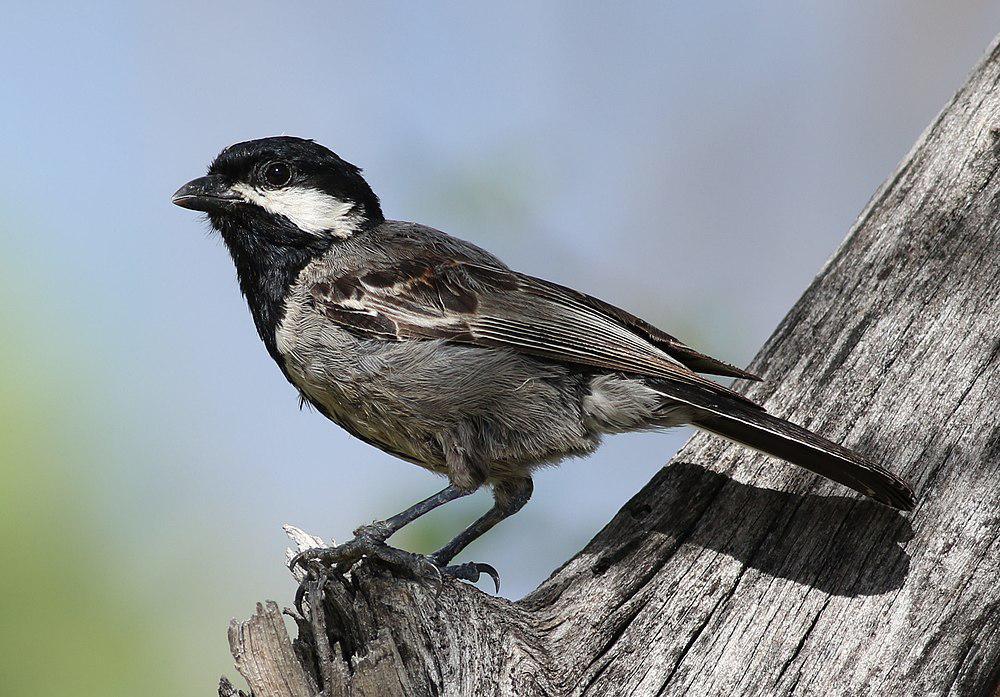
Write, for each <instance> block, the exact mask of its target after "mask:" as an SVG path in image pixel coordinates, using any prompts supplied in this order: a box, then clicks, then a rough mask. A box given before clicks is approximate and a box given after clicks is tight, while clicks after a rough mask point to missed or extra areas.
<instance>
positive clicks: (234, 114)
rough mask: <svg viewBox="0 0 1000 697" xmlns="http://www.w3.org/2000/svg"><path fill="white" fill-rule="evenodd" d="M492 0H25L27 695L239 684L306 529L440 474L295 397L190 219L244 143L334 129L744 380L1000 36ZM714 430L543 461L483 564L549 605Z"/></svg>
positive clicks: (340, 140)
mask: <svg viewBox="0 0 1000 697" xmlns="http://www.w3.org/2000/svg"><path fill="white" fill-rule="evenodd" d="M495 5H496V4H495V3H492V4H486V3H475V4H470V3H454V4H435V5H433V6H432V5H428V4H424V3H420V4H416V3H363V4H362V3H358V4H344V3H305V2H304V3H295V4H288V3H273V4H271V3H245V2H240V3H237V2H217V3H204V2H198V3H195V2H183V1H181V2H173V3H163V4H160V5H152V4H143V3H97V4H96V6H93V7H83V6H81V4H80V3H20V4H15V5H11V6H10V7H7V8H5V9H4V20H3V27H2V28H0V39H2V41H0V63H2V65H3V66H4V69H3V78H2V80H0V145H2V152H3V156H2V160H0V161H2V163H3V165H4V166H3V167H0V226H2V234H0V253H2V259H3V274H2V275H0V292H2V294H3V296H2V298H0V299H2V302H0V313H2V317H3V321H4V327H5V329H4V331H3V336H4V337H5V341H3V342H2V346H0V351H2V355H3V356H4V358H5V361H6V370H5V371H4V374H3V377H2V378H0V390H2V391H0V410H2V411H0V414H2V415H3V416H4V423H5V424H6V425H7V428H6V429H4V431H5V432H3V435H2V436H0V446H3V447H2V448H0V450H2V455H0V473H2V475H3V481H4V482H6V484H5V486H4V489H3V492H2V493H0V506H2V507H0V553H3V554H4V558H5V559H7V560H8V564H7V565H5V570H4V571H3V572H0V612H3V613H4V614H5V616H7V617H8V620H9V621H7V622H5V623H3V626H2V627H0V656H2V658H0V680H2V681H3V682H4V684H5V685H7V689H10V690H12V691H11V692H10V693H9V694H14V695H21V694H24V695H29V694H30V695H39V694H67V693H68V692H70V691H73V692H74V693H76V694H83V695H86V694H95V695H97V694H101V695H104V694H132V693H134V691H137V690H138V689H140V688H141V689H143V690H144V691H145V692H146V693H147V694H177V693H178V692H180V693H182V694H193V693H194V692H193V690H198V691H207V693H210V692H211V690H212V686H213V684H214V681H215V680H216V679H217V677H218V675H219V674H220V673H222V672H227V673H229V674H230V675H232V673H233V671H232V670H231V660H230V659H229V656H228V647H227V645H226V640H225V627H226V623H227V622H228V620H229V618H230V617H233V616H237V617H243V616H245V615H247V614H248V613H249V612H250V611H251V610H252V607H253V602H254V601H256V600H259V599H263V598H276V599H278V600H279V601H282V602H285V603H287V602H288V601H289V599H290V597H291V593H292V589H293V585H292V581H291V579H290V578H289V577H288V575H287V574H286V573H285V572H284V571H283V570H282V566H281V555H282V550H283V548H284V546H285V542H284V538H283V536H282V534H281V530H280V525H281V523H284V522H293V523H295V524H297V525H299V526H301V527H303V528H305V529H307V530H309V531H311V532H314V533H317V534H322V535H323V536H330V535H333V536H335V537H337V538H338V539H343V538H345V537H347V536H348V535H349V533H350V531H351V530H352V529H353V528H354V527H355V526H356V525H358V524H359V523H362V522H366V521H368V520H371V519H373V518H375V517H381V516H384V515H387V514H391V513H395V512H396V511H397V510H399V509H400V508H402V507H403V506H405V505H408V504H409V503H411V502H413V501H414V500H416V499H417V498H420V497H423V496H425V495H427V494H429V493H430V492H432V491H434V490H436V489H437V488H439V486H440V482H439V481H438V480H437V479H435V478H433V477H432V476H431V475H428V474H426V473H425V472H423V471H422V470H419V469H418V468H415V467H413V466H412V465H409V464H406V463H402V462H399V461H396V460H394V459H393V458H391V457H389V456H387V455H383V454H381V453H379V452H377V451H375V450H373V449H372V448H370V447H369V446H367V445H365V444H363V443H360V442H358V441H355V440H353V439H351V438H350V437H349V436H348V435H347V434H345V433H343V432H342V431H339V430H338V429H337V428H336V427H334V426H333V425H331V424H329V423H327V422H325V421H324V420H323V418H322V417H320V416H318V415H317V414H315V413H310V412H299V411H298V409H297V404H296V394H295V392H294V390H293V389H292V388H291V387H290V386H289V385H288V384H287V383H285V382H284V379H283V378H282V377H281V375H280V373H279V372H278V370H277V369H276V368H275V367H274V365H273V364H272V363H271V360H270V359H269V358H268V357H267V355H266V353H265V351H264V349H263V347H262V346H261V344H260V342H259V341H258V339H257V337H256V335H255V333H254V330H253V327H252V324H251V322H250V319H249V315H248V312H247V310H246V307H245V304H244V302H243V300H242V299H241V298H240V296H239V293H238V290H237V287H236V283H235V278H234V271H233V268H232V264H231V262H230V260H229V258H228V257H227V256H226V253H225V250H224V249H223V248H222V246H221V244H220V242H219V241H218V240H217V239H215V238H214V237H212V236H210V235H208V234H207V227H206V225H205V224H204V223H202V222H200V221H199V220H198V219H197V218H196V217H195V216H192V215H191V214H190V212H188V211H183V210H181V209H178V208H175V207H173V206H171V205H170V203H169V198H170V194H171V193H172V192H173V191H174V190H175V189H176V188H177V187H178V186H179V185H180V184H182V183H184V182H185V181H187V180H189V179H191V178H193V177H195V176H199V175H201V174H202V173H203V172H204V170H205V168H206V166H207V164H208V163H209V161H210V160H211V159H212V157H213V156H214V155H215V154H216V153H217V152H218V151H219V150H220V149H221V148H223V147H224V146H226V145H228V144H229V143H232V142H236V141H239V140H245V139H248V138H254V137H261V136H265V135H273V134H277V133H288V134H294V135H300V136H304V137H311V138H315V139H317V140H319V141H320V142H322V143H324V144H326V145H328V146H330V147H331V148H333V149H334V150H336V151H337V152H338V153H339V154H341V155H342V156H343V157H345V158H346V159H348V160H350V161H352V162H355V163H356V164H358V165H360V166H362V167H364V168H365V171H366V173H367V177H368V179H369V181H370V182H371V184H372V185H373V187H374V188H375V190H376V191H377V192H378V193H379V194H380V195H381V196H382V199H383V203H384V208H385V211H386V213H387V215H389V216H390V217H395V218H401V219H408V220H417V221H420V222H423V223H426V224H430V225H433V226H435V227H439V228H441V229H444V230H447V231H449V232H451V233H453V234H456V235H459V236H461V237H465V238H467V239H470V240H473V241H475V242H477V243H479V244H481V245H483V246H486V247H488V248H489V249H491V250H492V251H494V252H496V253H498V254H499V255H500V256H501V257H502V258H504V259H505V260H506V261H507V262H508V263H510V264H511V265H512V266H515V267H517V268H520V269H522V270H524V271H527V272H530V273H532V274H535V275H539V276H543V277H546V278H549V279H552V280H555V281H559V282H562V283H565V284H569V285H573V286H576V287H579V288H581V289H584V290H587V291H589V292H592V293H594V294H596V295H598V296H600V297H603V298H605V299H607V300H610V301H613V302H616V303H618V304H621V305H623V306H625V307H627V308H629V309H631V310H633V311H635V312H637V313H639V314H641V315H643V316H645V317H647V318H648V319H650V320H651V321H653V322H655V323H657V324H659V325H660V326H663V327H664V328H665V329H667V330H668V331H671V332H672V333H674V334H677V335H679V336H680V337H682V338H684V339H686V340H688V341H689V343H692V344H694V345H696V346H697V347H699V348H702V349H704V350H706V351H708V352H709V353H712V354H714V355H717V356H719V357H720V358H723V359H726V360H729V361H732V362H735V363H737V364H744V363H745V362H747V361H748V360H749V358H750V357H751V356H752V355H753V354H754V352H755V350H756V348H757V347H758V346H759V345H760V344H761V343H762V341H763V340H764V339H765V338H766V337H767V336H768V334H769V333H770V332H771V330H772V328H773V327H774V326H775V325H776V324H777V322H778V321H779V320H780V318H781V317H782V316H783V315H784V313H785V312H786V311H787V310H788V308H789V307H790V306H791V304H792V303H793V302H794V300H795V299H796V298H797V297H798V295H799V294H800V293H801V291H802V290H803V289H804V288H805V286H806V285H807V284H808V283H809V281H810V280H811V279H812V277H813V276H814V275H815V274H816V272H817V271H818V270H819V269H820V267H821V266H822V264H823V262H824V261H825V260H826V259H827V258H828V257H829V255H830V254H831V253H832V252H833V250H834V249H835V248H836V246H837V244H838V243H839V242H840V240H841V239H842V238H843V237H844V235H845V234H846V232H847V230H848V229H849V227H850V225H851V223H852V222H853V220H854V218H855V216H856V215H857V213H858V212H859V211H860V210H861V208H862V207H863V206H864V204H865V202H866V201H867V199H868V197H869V196H871V194H872V193H873V191H874V190H875V188H876V187H877V186H878V184H879V183H880V182H881V181H882V180H883V179H884V178H885V177H886V176H887V175H888V174H889V173H890V172H891V171H892V170H893V168H894V167H895V166H896V164H897V163H898V161H899V160H900V159H901V158H902V157H903V156H904V155H905V153H906V152H907V150H908V149H909V147H910V146H911V145H912V143H913V142H914V140H915V139H916V138H917V136H918V135H919V134H920V132H921V131H922V130H923V128H924V127H925V126H926V125H927V124H928V123H929V122H930V121H931V119H933V117H934V116H935V114H936V113H937V112H938V111H939V109H940V108H941V107H942V106H943V105H944V104H945V102H946V101H947V100H948V99H949V98H950V97H951V95H952V94H953V92H954V91H955V90H956V89H957V88H958V87H959V86H960V85H961V83H962V81H963V79H964V77H965V75H966V74H967V73H968V71H969V70H970V69H971V67H972V66H973V64H974V63H975V62H976V61H977V60H978V58H979V57H980V56H981V55H982V53H983V51H984V50H985V48H986V46H987V45H988V44H989V42H990V41H991V39H992V37H993V35H994V33H995V32H996V31H997V30H998V28H1000V5H997V4H996V3H990V2H951V3H939V2H931V1H926V2H839V3H768V4H766V5H765V6H763V7H760V6H756V7H755V6H752V5H751V4H749V3H712V2H707V3H694V2H688V3H681V2H671V3H667V2H662V3H631V4H628V5H617V4H616V5H615V6H611V4H606V6H605V4H600V5H599V4H597V3H586V4H585V3H541V4H539V3H504V4H503V6H502V7H499V6H495ZM686 435H687V434H686V432H685V431H677V432H673V433H669V434H645V435H637V436H627V437H618V438H614V439H611V440H610V441H609V442H608V444H607V445H606V447H605V448H604V449H603V450H602V451H600V452H599V453H598V454H596V455H595V456H593V457H591V458H590V459H588V460H585V461H571V462H567V463H565V464H564V465H563V466H562V467H561V468H560V469H558V470H546V471H543V472H542V473H540V474H539V476H538V477H537V479H536V487H535V497H534V500H533V501H532V503H531V504H530V505H529V506H528V507H527V508H526V509H525V510H524V511H523V512H522V513H521V514H519V515H518V516H516V517H515V518H514V519H512V520H510V521H508V522H505V523H504V524H503V525H502V526H501V527H500V528H498V529H497V530H496V531H495V532H493V533H491V534H490V535H489V536H488V537H487V538H485V539H483V540H482V541H481V542H480V543H477V544H476V545H474V546H473V547H472V548H471V549H470V550H469V551H468V552H467V553H466V554H465V555H463V557H462V558H464V559H475V560H487V561H490V562H492V563H493V564H495V565H496V566H497V567H498V568H499V569H500V570H501V572H502V573H503V575H504V584H505V587H504V594H505V595H507V596H509V597H514V598H516V597H519V596H521V595H523V594H524V593H526V592H527V591H529V590H531V589H532V588H534V587H535V585H537V584H538V582H540V581H541V580H542V579H544V578H545V577H546V576H547V575H548V573H549V572H550V571H551V570H553V569H554V568H555V567H556V566H558V565H559V563H561V562H562V561H563V560H564V559H566V558H567V557H568V556H569V555H570V554H572V552H574V551H575V550H576V549H578V548H579V547H580V546H582V545H583V544H584V543H585V542H586V541H587V540H588V539H589V538H590V537H591V536H592V535H593V534H594V533H595V532H596V531H597V530H599V529H600V527H601V525H602V524H603V523H604V522H606V521H607V520H609V519H610V517H611V516H612V515H613V514H614V513H615V512H616V511H617V510H618V509H619V508H620V506H621V505H622V504H624V503H625V501H626V500H627V499H628V498H629V497H630V496H631V495H632V494H633V493H635V492H636V491H637V490H638V489H639V488H640V487H641V486H642V485H643V484H644V483H645V482H646V481H647V480H648V479H649V478H650V477H651V476H652V475H653V474H654V472H655V471H656V470H657V469H658V468H659V467H661V466H662V465H663V464H664V463H665V462H666V461H667V459H668V458H669V456H670V455H671V453H672V452H673V451H674V450H676V448H677V447H678V446H679V445H680V443H681V442H682V441H683V440H684V438H685V437H686ZM488 505H489V498H488V496H486V495H482V494H481V495H479V496H477V497H475V498H473V499H472V500H469V501H463V502H460V503H457V504H454V505H452V506H450V507H449V508H448V510H445V511H441V512H440V513H437V514H435V516H434V517H432V519H431V520H430V521H428V523H426V524H424V525H423V526H421V527H419V528H418V529H417V530H416V531H415V532H413V533H411V534H410V535H409V536H403V537H401V538H400V539H399V541H400V542H401V543H402V544H404V545H408V546H410V547H411V548H414V549H422V550H425V551H430V549H432V548H433V546H434V545H435V543H436V542H438V541H441V540H442V539H444V538H445V537H447V536H448V535H449V534H450V533H453V532H455V531H457V530H458V529H459V528H460V527H461V526H462V525H464V524H465V523H467V522H469V521H470V520H472V519H473V518H475V517H476V515H477V514H478V513H479V512H481V511H482V510H483V509H485V507H487V506H488ZM41 676H44V680H43V682H42V683H41V684H40V683H39V682H38V681H39V679H40V677H41Z"/></svg>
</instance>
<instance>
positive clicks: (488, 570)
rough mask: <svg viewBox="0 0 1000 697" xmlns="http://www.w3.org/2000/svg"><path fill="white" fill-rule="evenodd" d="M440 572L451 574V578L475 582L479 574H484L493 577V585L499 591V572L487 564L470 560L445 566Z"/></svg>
mask: <svg viewBox="0 0 1000 697" xmlns="http://www.w3.org/2000/svg"><path fill="white" fill-rule="evenodd" d="M441 573H442V574H446V575H448V576H451V577H452V578H457V579H459V580H462V581H469V582H471V583H476V582H477V581H478V580H479V577H480V575H481V574H486V575H487V576H489V577H490V578H491V579H493V585H494V586H496V592H497V593H499V592H500V572H498V571H497V570H496V569H495V568H493V567H492V566H490V565H489V564H483V563H481V562H473V561H470V562H466V563H464V564H454V565H452V566H446V567H444V568H443V569H441Z"/></svg>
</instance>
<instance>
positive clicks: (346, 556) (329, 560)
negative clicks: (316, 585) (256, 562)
mask: <svg viewBox="0 0 1000 697" xmlns="http://www.w3.org/2000/svg"><path fill="white" fill-rule="evenodd" d="M355 533H356V535H357V536H356V537H355V538H354V539H352V540H348V541H347V542H345V543H343V544H340V545H336V546H333V547H311V548H309V549H305V550H303V551H301V552H299V553H298V554H296V555H295V556H293V557H292V558H291V560H290V561H289V562H288V566H289V568H291V569H295V568H296V567H297V566H299V567H302V568H303V569H304V570H306V571H307V572H308V571H309V570H310V568H311V567H312V566H313V563H314V562H315V563H317V564H319V565H320V566H321V567H323V568H325V569H330V570H333V571H335V572H337V573H341V574H343V573H346V572H348V571H350V570H351V568H352V567H353V566H354V565H355V564H356V563H358V562H359V561H361V559H362V558H364V557H367V558H369V559H375V560H378V561H379V562H381V563H382V564H384V565H386V566H388V567H389V568H391V569H395V570H397V571H402V572H404V573H406V574H407V575H409V576H410V577H412V578H426V577H428V576H432V577H434V578H435V579H436V580H437V582H438V584H439V585H440V583H441V581H442V578H443V577H445V576H447V577H449V578H454V579H458V580H461V581H469V582H471V583H476V582H477V581H478V580H479V579H480V576H481V575H482V574H486V575H488V576H489V577H490V578H491V579H493V585H494V586H495V587H496V590H497V592H500V574H499V573H498V572H497V570H496V569H495V568H493V567H492V566H490V565H489V564H481V563H477V562H466V563H464V564H450V565H449V564H446V563H442V562H440V561H438V560H437V559H436V558H435V557H434V555H424V554H415V553H413V552H407V551H405V550H402V549H397V548H396V547H390V546H389V545H387V544H386V543H385V538H384V537H383V535H382V533H383V531H382V530H381V529H380V528H379V526H378V523H373V524H372V525H364V526H362V527H360V528H358V529H357V530H356V531H355Z"/></svg>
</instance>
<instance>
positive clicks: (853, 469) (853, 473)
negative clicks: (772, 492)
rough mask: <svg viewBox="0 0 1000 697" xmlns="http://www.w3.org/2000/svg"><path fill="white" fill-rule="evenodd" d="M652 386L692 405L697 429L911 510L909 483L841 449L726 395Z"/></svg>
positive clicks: (684, 388) (668, 386) (693, 422)
mask: <svg viewBox="0 0 1000 697" xmlns="http://www.w3.org/2000/svg"><path fill="white" fill-rule="evenodd" d="M656 388H657V390H659V391H661V392H663V393H664V395H665V396H667V397H669V398H670V399H671V400H677V401H681V402H684V403H686V404H689V405H690V406H691V407H694V408H693V409H692V414H691V423H692V424H693V425H695V426H697V427H698V428H701V429H704V430H706V431H710V432H712V433H715V434H717V435H719V436H722V437H723V438H727V439H729V440H732V441H735V442H737V443H741V444H743V445H746V446H749V447H751V448H753V449H755V450H760V451H761V452H764V453H766V454H768V455H773V456H774V457H778V458H781V459H782V460H786V461H787V462H791V463H792V464H795V465H799V466H800V467H805V468H806V469H808V470H811V471H812V472H816V473H817V474H821V475H823V476H824V477H826V478H827V479H832V480H833V481H835V482H839V483H840V484H843V485H844V486H847V487H850V488H851V489H854V490H855V491H857V492H859V493H862V494H865V495H866V496H870V497H871V498H873V499H875V500H876V501H879V502H880V503H884V504H885V505H887V506H892V507H893V508H898V509H901V510H904V511H910V510H913V507H914V505H915V502H914V496H913V489H912V488H910V485H909V484H907V483H906V482H904V481H903V480H902V479H900V478H899V477H897V476H896V475H894V474H893V473H892V472H889V471H888V470H886V469H885V468H883V467H880V466H879V465H876V464H875V463H874V462H872V461H871V460H869V459H867V458H865V457H863V456H862V455H859V454H858V453H856V452H854V451H852V450H849V449H847V448H845V447H843V446H842V445H838V444H836V443H834V442H833V441H830V440H827V439H826V438H823V437H822V436H820V435H817V434H815V433H813V432H812V431H808V430H806V429H804V428H802V427H801V426H796V425H795V424H793V423H791V422H790V421H785V420H784V419H779V418H778V417H776V416H772V415H770V414H768V413H767V412H766V411H764V410H763V409H759V410H758V409H755V408H753V407H748V406H747V405H744V404H743V403H741V402H738V401H736V400H730V399H727V398H726V396H725V395H720V394H711V393H708V392H707V391H703V390H700V389H696V390H692V389H690V388H688V387H687V386H684V385H674V384H672V383H671V384H669V385H664V384H662V383H658V384H657V385H656Z"/></svg>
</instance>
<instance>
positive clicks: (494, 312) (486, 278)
mask: <svg viewBox="0 0 1000 697" xmlns="http://www.w3.org/2000/svg"><path fill="white" fill-rule="evenodd" d="M311 297H312V300H313V304H314V306H315V307H316V308H317V309H319V310H320V311H322V312H323V313H324V314H325V315H326V317H328V318H329V319H330V320H331V321H333V322H336V323H337V324H339V325H341V326H343V327H345V328H346V329H348V330H350V331H352V332H355V333H356V334H358V335H361V336H366V337H370V338H377V339H381V340H387V341H409V340H428V339H444V340H448V341H455V342H461V343H468V344H472V345H481V346H489V347H494V348H508V349H510V350H514V351H519V352H522V353H526V354H529V355H534V356H539V357H543V358H547V359H550V360H554V361H559V362H565V363H572V364H577V365H585V366H589V367H592V368H598V369H606V370H614V371H621V372H624V373H630V374H635V375H640V376H644V377H650V378H658V379H666V380H676V381H680V382H684V383H690V384H697V385H704V386H711V387H712V388H713V389H718V390H720V391H723V392H726V393H728V394H732V395H735V393H732V392H730V391H729V390H727V389H726V388H723V387H721V386H719V385H718V384H717V383H715V382H712V381H710V380H708V379H707V378H704V377H702V376H700V375H698V374H697V373H696V372H695V371H694V370H692V368H691V367H689V366H687V365H685V364H684V361H683V360H681V358H678V357H677V356H675V355H671V351H670V349H671V348H674V349H676V347H677V346H680V347H683V348H684V349H686V350H687V351H688V352H689V353H690V354H692V355H695V356H701V354H698V353H697V352H696V351H694V350H693V349H688V348H687V347H684V345H683V344H681V343H680V342H678V341H676V339H673V337H670V336H669V335H668V334H665V333H663V332H659V330H656V329H655V328H653V327H652V326H651V325H648V324H646V323H644V322H642V320H639V319H638V318H635V317H634V316H632V315H629V314H628V313H626V312H625V311H624V310H619V309H618V308H616V307H614V306H613V305H609V304H607V303H604V302H603V301H600V300H597V299H596V298H591V297H590V296H587V295H584V294H582V293H579V292H577V291H574V290H572V289H569V288H565V287H563V286H559V285H557V284H554V283H549V282H547V281H543V280H541V279H537V278H533V277H531V276H526V275H524V274H519V273H517V272H514V271H510V270H509V269H506V268H495V267H490V266H484V265H481V264H476V263H471V262H467V261H463V260H456V259H453V258H445V257H442V256H436V255H434V254H433V253H432V252H429V251H425V252H423V253H422V254H420V255H418V256H415V257H413V258H409V259H406V260H403V261H398V262H395V263H392V264H388V265H387V266H386V267H384V268H379V269H377V270H372V271H367V272H365V273H364V274H344V275H341V276H340V277H337V278H332V279H324V280H322V281H319V282H317V283H315V284H314V285H313V287H312V289H311ZM637 323H638V324H637ZM654 332H658V334H655V335H654ZM671 342H673V343H671ZM703 358H704V359H706V360H707V361H708V362H709V363H710V364H711V365H716V364H717V365H719V366H725V365H726V364H723V363H721V362H715V363H711V362H712V361H714V359H711V358H708V357H703ZM696 362H697V361H696ZM732 371H736V373H740V374H741V375H746V376H749V374H744V373H743V372H742V371H739V369H736V368H733V369H732ZM732 371H730V372H729V373H727V374H734V373H733V372H732ZM737 396H738V395H737ZM740 399H741V400H742V399H743V398H742V397H740Z"/></svg>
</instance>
